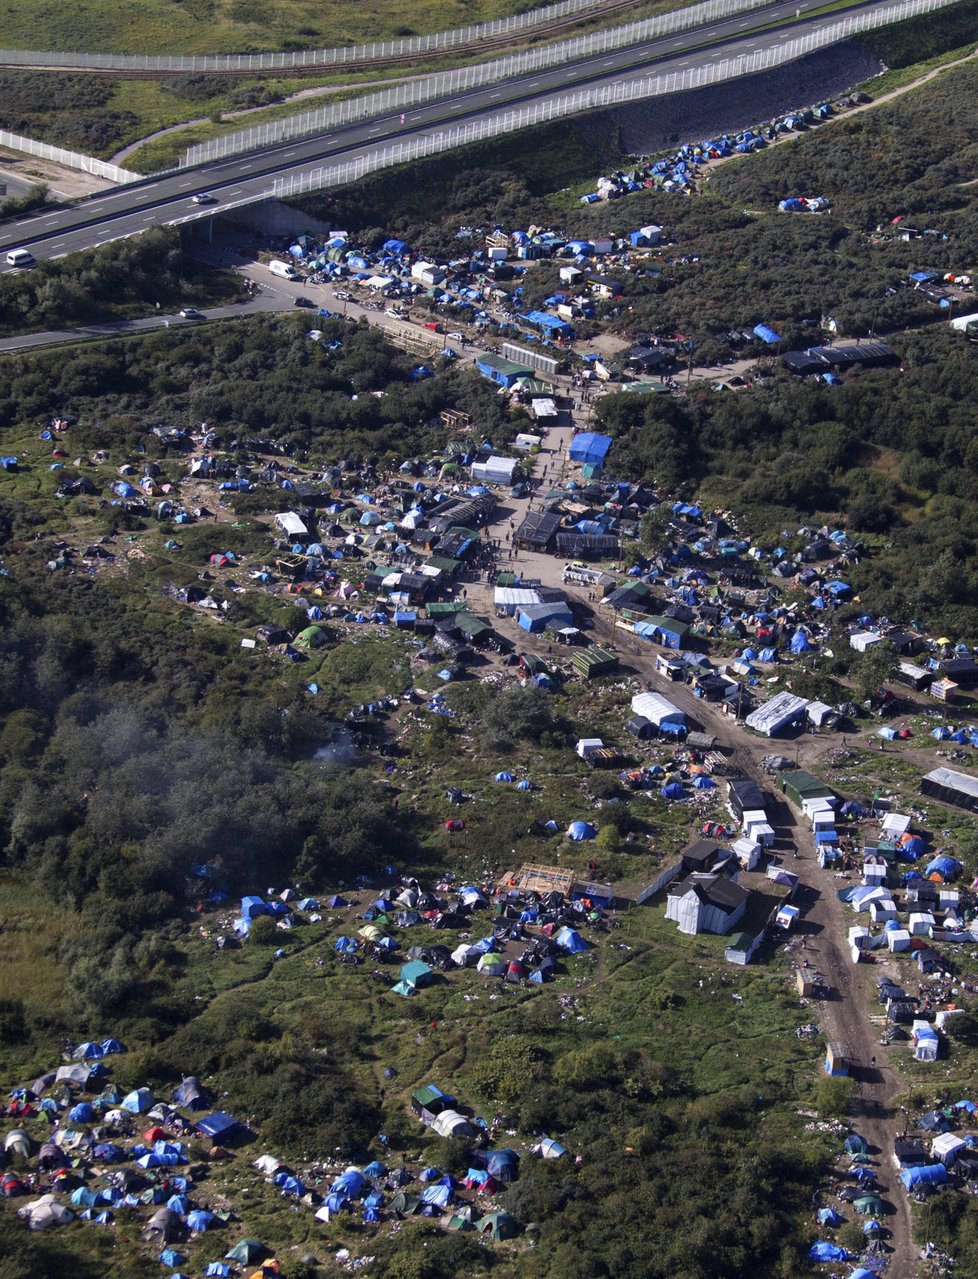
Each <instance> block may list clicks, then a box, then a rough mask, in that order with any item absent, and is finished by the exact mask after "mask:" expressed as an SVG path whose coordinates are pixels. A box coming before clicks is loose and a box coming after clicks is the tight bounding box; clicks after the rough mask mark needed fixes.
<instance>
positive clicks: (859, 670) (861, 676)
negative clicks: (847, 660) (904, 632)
mask: <svg viewBox="0 0 978 1279" xmlns="http://www.w3.org/2000/svg"><path fill="white" fill-rule="evenodd" d="M895 661H896V652H895V650H894V648H893V645H892V644H889V643H887V642H886V641H885V640H883V641H881V642H880V643H879V644H872V645H870V647H869V648H868V649H867V650H866V652H865V653H860V654H859V656H858V657H857V658H856V660H855V661H854V662H853V664H852V675H853V679H854V680H855V684H856V696H857V698H858V700H859V701H861V702H864V701H866V700H867V699H868V698H870V697H873V696H874V695H875V694H876V693H878V692H879V690H880V689H881V688H882V686H883V685H884V684H885V683H886V681H887V680H888V679H889V677H890V675H891V673H892V671H893V666H894V664H895Z"/></svg>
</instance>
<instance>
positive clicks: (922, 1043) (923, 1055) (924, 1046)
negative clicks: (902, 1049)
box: [913, 1021, 937, 1061]
mask: <svg viewBox="0 0 978 1279" xmlns="http://www.w3.org/2000/svg"><path fill="white" fill-rule="evenodd" d="M913 1055H914V1060H915V1061H937V1031H936V1030H935V1029H934V1027H933V1026H932V1025H931V1024H930V1022H929V1021H915V1022H914V1023H913Z"/></svg>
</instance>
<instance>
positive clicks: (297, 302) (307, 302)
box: [292, 293, 318, 308]
mask: <svg viewBox="0 0 978 1279" xmlns="http://www.w3.org/2000/svg"><path fill="white" fill-rule="evenodd" d="M292 305H293V306H307V307H311V308H316V307H318V303H316V302H314V301H313V300H312V298H305V297H303V296H302V294H301V293H300V294H299V296H298V297H297V298H293V299H292Z"/></svg>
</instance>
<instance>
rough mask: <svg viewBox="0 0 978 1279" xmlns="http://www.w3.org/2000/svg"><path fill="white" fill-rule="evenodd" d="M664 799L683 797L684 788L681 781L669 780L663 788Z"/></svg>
mask: <svg viewBox="0 0 978 1279" xmlns="http://www.w3.org/2000/svg"><path fill="white" fill-rule="evenodd" d="M662 797H663V799H682V797H683V788H682V786H681V785H680V784H679V782H667V783H666V785H665V786H663V788H662Z"/></svg>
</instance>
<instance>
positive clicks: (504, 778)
mask: <svg viewBox="0 0 978 1279" xmlns="http://www.w3.org/2000/svg"><path fill="white" fill-rule="evenodd" d="M515 780H516V778H515V777H514V776H513V774H512V773H497V774H496V776H495V777H494V778H493V781H495V782H513V781H515Z"/></svg>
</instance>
